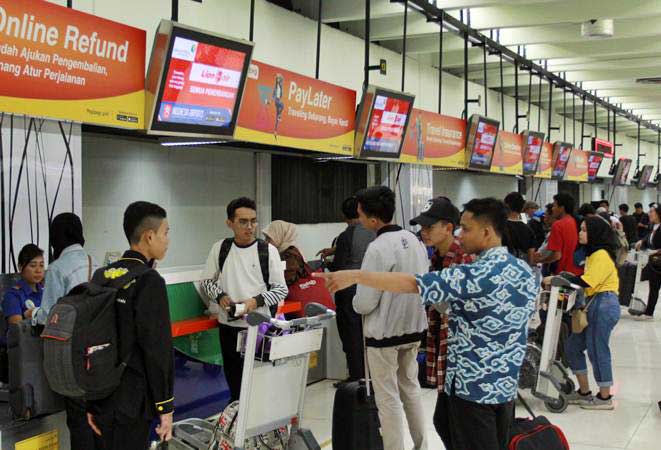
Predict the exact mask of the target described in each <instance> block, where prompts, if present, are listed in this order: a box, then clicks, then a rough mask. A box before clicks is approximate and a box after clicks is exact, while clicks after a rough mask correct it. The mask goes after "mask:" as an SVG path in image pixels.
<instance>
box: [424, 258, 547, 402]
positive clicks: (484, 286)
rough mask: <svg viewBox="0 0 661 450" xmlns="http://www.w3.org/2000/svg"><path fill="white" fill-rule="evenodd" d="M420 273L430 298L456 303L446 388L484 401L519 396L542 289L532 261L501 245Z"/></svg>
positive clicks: (426, 297)
mask: <svg viewBox="0 0 661 450" xmlns="http://www.w3.org/2000/svg"><path fill="white" fill-rule="evenodd" d="M416 278H417V282H418V288H419V290H420V295H421V297H422V299H423V302H424V303H426V304H435V303H441V302H446V303H448V304H449V305H450V324H449V325H450V330H449V340H448V358H447V377H446V379H445V390H446V392H448V393H454V395H456V396H458V397H460V398H462V399H464V400H468V401H471V402H475V403H481V404H502V403H507V402H509V401H512V400H514V399H515V398H516V392H517V384H518V383H517V382H518V379H519V371H520V369H521V364H522V363H523V358H524V356H525V353H526V341H527V333H528V321H529V319H530V317H531V315H532V313H533V311H534V308H535V298H536V297H537V294H538V291H539V287H538V284H537V282H536V278H535V275H534V274H533V271H532V269H531V268H530V266H529V265H528V264H526V263H525V262H524V261H523V260H520V259H517V258H515V257H513V256H512V255H510V254H509V253H508V251H507V248H506V247H495V248H491V249H489V250H486V251H484V252H483V253H482V254H481V255H480V256H479V257H478V259H477V260H476V261H475V262H474V263H472V264H462V265H458V266H455V267H451V268H447V269H444V270H442V271H440V272H431V273H428V274H425V275H419V276H417V277H416ZM453 387H454V389H453Z"/></svg>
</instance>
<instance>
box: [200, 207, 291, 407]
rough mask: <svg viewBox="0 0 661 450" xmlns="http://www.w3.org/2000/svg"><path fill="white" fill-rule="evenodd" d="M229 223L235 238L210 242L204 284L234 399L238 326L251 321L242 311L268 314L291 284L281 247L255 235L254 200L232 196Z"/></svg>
mask: <svg viewBox="0 0 661 450" xmlns="http://www.w3.org/2000/svg"><path fill="white" fill-rule="evenodd" d="M227 226H228V227H229V228H230V229H231V230H232V231H233V232H234V239H228V240H225V239H223V240H220V241H218V242H216V243H215V244H214V245H213V247H212V248H211V252H209V257H208V258H207V264H206V268H205V274H204V278H205V281H203V282H202V289H203V290H204V292H205V293H206V295H207V296H208V297H209V299H210V300H211V303H210V307H209V309H210V311H211V312H212V313H214V314H215V313H217V314H218V322H219V325H218V329H219V334H220V348H221V350H222V352H223V369H224V371H225V378H226V379H227V384H228V386H229V388H230V396H231V399H230V401H234V400H238V399H239V396H240V394H241V376H242V374H243V359H242V358H241V354H240V353H239V352H237V351H236V342H237V338H238V335H239V332H240V331H241V330H244V329H246V327H247V326H248V324H247V323H246V321H245V320H244V319H243V315H245V314H247V313H249V312H251V311H254V310H259V311H261V312H264V313H267V314H270V311H271V309H272V308H273V309H275V308H277V306H278V304H279V303H280V302H281V301H283V300H284V299H285V297H286V296H287V284H286V283H285V272H284V265H283V263H282V261H281V260H280V254H279V253H278V250H277V249H276V248H275V247H274V246H272V245H270V244H266V243H265V242H264V241H260V240H258V239H256V237H255V230H256V229H257V206H256V205H255V202H254V201H253V200H251V199H249V198H245V197H242V198H238V199H236V200H232V202H230V204H229V205H228V206H227ZM221 266H222V267H221ZM265 278H267V279H265ZM241 310H243V311H241ZM235 311H236V312H235ZM232 312H235V314H236V315H232Z"/></svg>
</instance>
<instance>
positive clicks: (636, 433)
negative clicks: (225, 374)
mask: <svg viewBox="0 0 661 450" xmlns="http://www.w3.org/2000/svg"><path fill="white" fill-rule="evenodd" d="M611 348H612V350H613V363H614V370H615V383H616V384H615V388H614V393H615V399H616V405H617V406H616V409H615V410H614V411H586V410H582V409H580V408H579V407H576V406H570V407H569V408H568V409H567V411H565V412H564V413H562V414H551V413H549V412H547V411H546V409H545V408H544V405H543V403H542V402H541V401H540V400H537V399H534V398H532V396H531V395H530V392H529V391H526V392H524V397H525V398H526V399H528V400H529V403H530V404H531V406H532V408H533V410H534V411H535V413H538V414H544V415H546V416H547V417H549V419H550V420H551V421H552V422H553V423H555V424H556V425H558V426H559V427H560V428H562V430H563V431H564V432H565V434H566V435H567V438H568V439H569V442H570V444H571V448H572V449H573V450H611V449H631V450H660V449H661V413H660V412H659V408H658V406H657V402H658V401H659V400H661V319H657V320H656V321H654V322H637V321H634V320H632V318H631V317H630V316H629V315H628V314H627V313H626V311H625V310H624V309H623V310H622V318H621V319H620V322H619V324H618V325H617V327H616V329H615V331H614V333H613V337H612V340H611ZM593 383H594V382H593ZM334 393H335V390H334V389H333V386H332V382H330V381H324V382H321V383H317V384H315V385H312V386H310V387H309V388H308V391H307V396H306V407H305V414H304V417H303V422H304V425H305V426H307V427H309V428H311V429H312V431H313V432H314V434H315V436H316V437H317V440H318V441H319V443H320V444H321V446H322V448H324V449H329V448H331V443H330V436H331V416H332V406H333V395H334ZM424 404H425V410H426V411H428V418H427V429H428V432H429V439H430V442H431V445H430V450H432V449H438V450H440V449H443V448H444V447H443V444H442V443H441V441H440V439H439V437H438V435H437V434H436V432H435V430H434V427H433V425H432V415H433V411H434V407H435V404H436V392H435V391H433V390H425V392H424ZM518 411H519V414H520V415H521V416H524V415H525V414H524V413H523V409H522V408H519V409H518ZM407 439H408V443H409V444H407V445H410V447H408V448H412V446H413V445H412V444H411V441H410V438H407ZM407 450H408V449H407Z"/></svg>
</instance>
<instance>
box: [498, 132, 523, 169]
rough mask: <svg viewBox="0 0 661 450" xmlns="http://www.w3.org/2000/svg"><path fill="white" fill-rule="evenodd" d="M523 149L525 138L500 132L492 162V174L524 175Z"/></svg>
mask: <svg viewBox="0 0 661 450" xmlns="http://www.w3.org/2000/svg"><path fill="white" fill-rule="evenodd" d="M522 149H523V137H522V136H521V135H520V134H516V133H510V132H508V131H500V132H499V133H498V140H497V141H496V148H495V150H494V155H493V161H492V162H491V172H492V173H502V174H504V175H521V174H522V173H523V155H522V153H521V152H522Z"/></svg>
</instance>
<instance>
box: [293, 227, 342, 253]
mask: <svg viewBox="0 0 661 450" xmlns="http://www.w3.org/2000/svg"><path fill="white" fill-rule="evenodd" d="M346 227H347V224H346V223H344V222H343V223H320V224H316V225H307V224H306V225H298V227H297V228H298V242H297V244H298V249H299V250H300V251H301V253H303V256H304V257H305V259H306V261H311V260H314V259H319V257H318V256H316V254H317V252H318V251H319V250H321V249H324V248H328V247H330V246H331V244H332V243H333V239H335V238H336V237H338V236H339V235H340V233H342V232H343V231H344V229H345V228H346Z"/></svg>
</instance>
